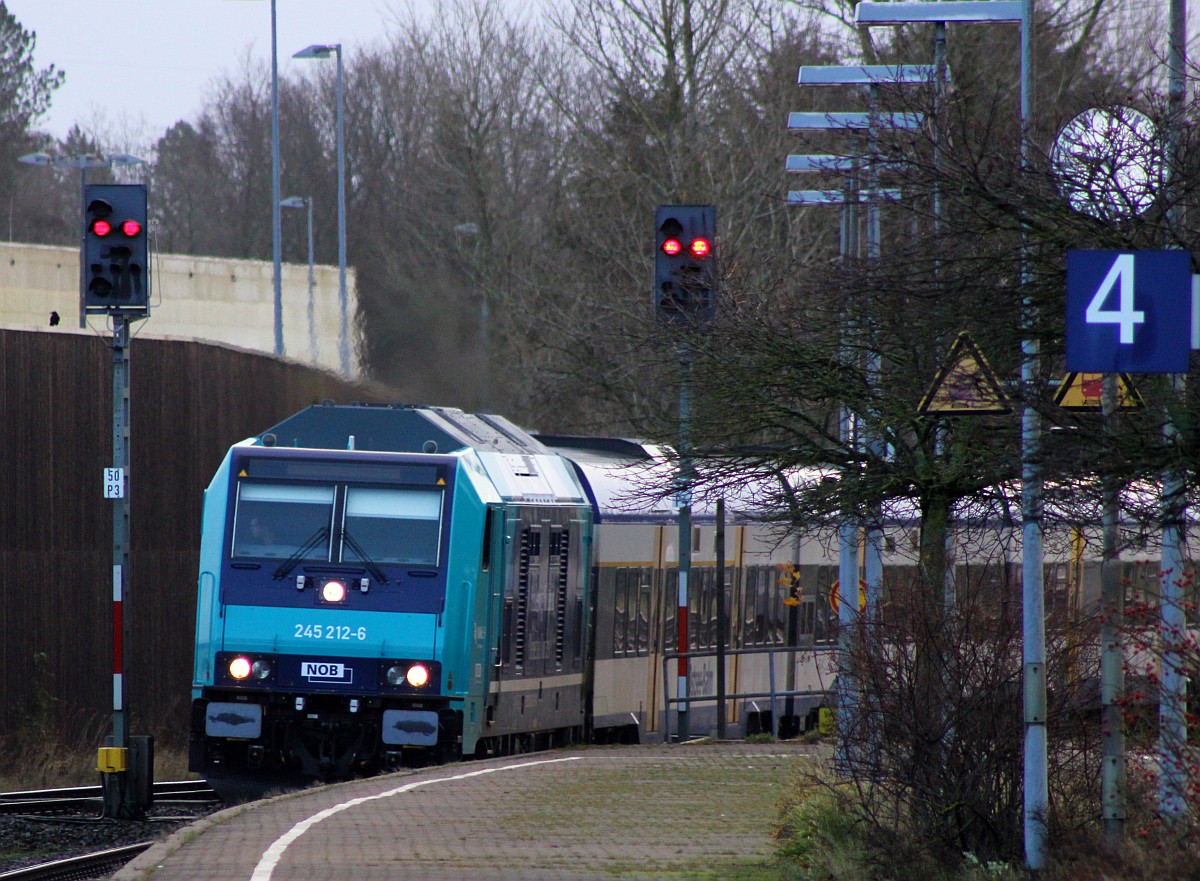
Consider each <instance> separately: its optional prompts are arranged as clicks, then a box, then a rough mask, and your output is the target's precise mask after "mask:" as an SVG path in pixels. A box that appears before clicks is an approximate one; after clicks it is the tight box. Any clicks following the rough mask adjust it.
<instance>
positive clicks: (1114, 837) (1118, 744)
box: [1100, 373, 1125, 848]
mask: <svg viewBox="0 0 1200 881" xmlns="http://www.w3.org/2000/svg"><path fill="white" fill-rule="evenodd" d="M1117 394H1118V392H1117V376H1116V374H1113V373H1106V374H1104V385H1103V391H1102V393H1101V397H1100V408H1101V413H1102V419H1103V422H1104V434H1105V436H1106V437H1107V438H1108V439H1109V440H1110V441H1111V440H1112V439H1113V438H1114V437H1115V435H1116V416H1117ZM1103 486H1104V516H1103V524H1104V525H1103V530H1104V535H1103V550H1102V556H1101V562H1100V606H1101V614H1102V617H1101V619H1100V744H1101V776H1100V816H1101V818H1102V827H1103V835H1104V841H1105V843H1106V844H1108V846H1109V847H1113V848H1115V847H1118V846H1119V845H1120V843H1121V839H1122V838H1123V837H1124V834H1125V732H1124V727H1123V726H1124V722H1123V721H1122V719H1121V705H1120V701H1121V696H1122V694H1123V693H1124V691H1125V669H1124V657H1123V655H1122V652H1121V636H1120V628H1121V623H1122V619H1123V618H1124V606H1125V590H1124V588H1123V587H1122V585H1121V572H1120V566H1121V560H1120V557H1119V555H1118V551H1117V530H1118V529H1119V528H1120V520H1119V518H1120V505H1121V501H1120V487H1119V485H1118V484H1117V482H1116V480H1115V478H1113V477H1112V476H1110V475H1108V474H1106V475H1104V477H1103Z"/></svg>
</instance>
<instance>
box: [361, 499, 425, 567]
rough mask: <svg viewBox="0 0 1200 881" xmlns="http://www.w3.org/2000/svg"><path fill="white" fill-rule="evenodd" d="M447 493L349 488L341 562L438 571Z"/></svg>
mask: <svg viewBox="0 0 1200 881" xmlns="http://www.w3.org/2000/svg"><path fill="white" fill-rule="evenodd" d="M441 536H442V493H441V491H440V490H427V489H421V490H416V489H382V488H376V487H369V488H368V487H354V486H351V487H348V488H347V489H346V517H345V530H344V532H343V537H342V561H343V562H346V563H350V562H358V561H364V562H371V563H407V564H409V565H414V566H436V565H437V564H438V545H439V544H440V543H441Z"/></svg>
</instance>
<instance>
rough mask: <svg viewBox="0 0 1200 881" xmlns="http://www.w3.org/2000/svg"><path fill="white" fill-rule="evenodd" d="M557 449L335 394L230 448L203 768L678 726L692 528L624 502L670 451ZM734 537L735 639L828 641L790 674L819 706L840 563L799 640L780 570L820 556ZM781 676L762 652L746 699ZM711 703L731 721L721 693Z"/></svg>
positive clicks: (745, 532)
mask: <svg viewBox="0 0 1200 881" xmlns="http://www.w3.org/2000/svg"><path fill="white" fill-rule="evenodd" d="M544 440H545V443H543V441H542V440H539V439H538V438H535V437H534V436H532V435H530V434H528V433H527V432H525V431H523V430H522V429H520V428H518V427H516V426H515V425H513V424H512V423H510V422H508V421H506V420H504V419H503V418H500V417H497V416H491V415H471V414H467V413H463V412H462V411H459V410H455V409H442V408H434V407H416V406H377V405H350V406H334V405H330V404H325V405H317V406H313V407H310V408H308V409H307V410H304V411H302V412H300V413H298V414H296V415H295V416H292V417H291V418H289V419H287V420H285V421H283V422H281V423H280V424H278V425H276V426H274V427H273V428H271V429H269V430H268V431H266V432H264V433H263V434H262V435H261V436H260V437H257V438H254V439H251V440H247V441H245V442H242V443H239V444H237V445H235V446H234V447H233V448H232V449H230V450H229V452H228V454H227V455H226V457H225V459H224V461H223V462H222V463H221V466H220V467H219V469H218V470H217V473H216V475H215V477H214V478H213V480H212V483H211V485H210V486H209V487H208V489H207V491H206V492H205V500H204V515H203V530H202V539H201V550H200V572H199V579H198V602H197V615H196V651H195V668H194V681H193V692H192V696H193V709H192V723H191V732H190V756H189V765H190V768H191V770H193V771H196V772H199V773H202V774H204V775H205V776H206V777H208V778H209V779H210V780H212V781H219V780H221V779H223V778H228V779H230V780H233V779H245V778H247V777H250V778H256V777H261V778H264V779H265V778H270V777H273V776H278V775H287V776H291V775H303V776H309V777H316V778H323V779H334V778H343V777H349V776H354V775H358V774H367V773H374V772H377V771H380V770H386V769H389V768H392V767H395V766H397V765H401V764H410V763H419V762H428V761H445V760H450V759H454V758H457V757H460V756H471V755H493V754H503V753H509V752H521V751H525V750H529V749H540V748H546V747H549V746H553V745H557V744H562V743H567V742H576V741H579V740H581V739H583V738H585V737H596V738H606V739H615V738H621V739H633V738H638V737H642V736H645V735H646V734H648V733H649V732H652V731H659V730H661V726H662V725H663V722H664V720H665V719H666V714H667V704H666V701H667V700H668V699H669V698H670V697H671V696H672V695H671V694H670V693H668V690H667V688H666V687H664V685H663V681H664V677H663V674H662V671H663V653H664V652H669V651H671V650H673V649H674V632H675V621H676V617H677V614H676V605H677V604H676V584H675V570H674V569H673V563H674V558H675V556H676V553H675V549H676V545H677V541H678V533H677V526H676V524H675V517H674V512H673V511H671V510H670V509H668V508H666V507H665V506H662V507H658V506H656V505H655V504H654V503H653V502H644V503H643V504H641V506H640V507H639V506H638V505H637V504H631V503H630V502H628V501H624V502H621V501H619V498H620V497H621V496H622V495H629V489H630V486H631V485H632V482H633V481H635V480H637V479H639V478H644V476H645V472H644V471H643V470H640V469H641V468H644V467H648V464H647V463H649V464H650V465H652V464H653V462H654V460H655V459H656V458H657V459H658V461H660V462H661V461H662V458H661V456H657V457H656V455H655V452H656V451H655V450H654V449H653V448H648V447H643V446H642V445H640V444H634V443H631V442H627V441H619V440H607V439H588V441H587V442H584V443H578V442H576V441H572V440H571V439H558V441H557V444H556V442H555V441H554V440H553V439H549V438H546V439H544ZM572 444H574V445H575V447H576V448H575V449H571V448H570V447H571V446H572ZM552 445H553V446H552ZM560 452H561V454H560ZM630 463H633V465H634V467H630ZM712 523H713V520H712V518H711V517H707V518H706V517H705V515H704V513H703V512H702V511H700V512H698V514H697V518H696V526H695V545H694V548H693V551H694V553H693V565H695V566H696V567H697V572H696V574H695V579H694V580H695V589H694V591H693V600H692V606H693V610H694V615H695V618H694V623H693V631H692V632H693V641H694V642H695V643H696V644H698V645H700V646H701V647H703V646H704V645H705V644H706V642H705V641H706V639H707V641H708V642H707V644H709V645H711V639H712V633H713V632H714V627H713V617H712V609H713V608H714V597H715V589H716V588H715V585H716V583H717V580H716V578H715V566H714V562H715V560H714V558H713V550H712V549H713V544H712V540H713V538H714V533H713V530H712ZM727 543H728V554H727V561H728V565H729V566H730V568H731V570H732V574H731V577H730V581H729V583H730V585H731V586H730V587H729V588H728V590H729V593H728V594H727V596H728V598H729V599H731V600H732V601H733V602H732V607H731V620H732V621H733V623H734V628H733V633H732V639H733V641H734V643H735V644H736V645H738V646H741V647H747V646H755V645H761V646H772V645H774V646H779V645H782V644H783V643H784V642H785V638H786V641H787V642H788V644H789V645H793V646H802V645H807V646H808V648H810V649H817V651H809V652H801V653H798V654H794V655H793V656H792V666H791V667H790V669H789V673H788V676H787V685H788V686H789V687H791V688H792V689H793V690H797V689H798V690H803V689H804V688H805V687H806V686H804V685H803V683H811V688H810V690H811V692H812V697H811V699H810V700H809V701H808V702H807V703H806V704H804V705H803V706H801V705H797V706H796V707H795V708H794V709H793V712H794V713H796V714H798V715H799V716H800V717H802V716H803V715H804V713H806V712H808V711H809V710H811V709H812V707H815V706H816V704H817V703H819V702H820V701H821V700H822V699H823V695H824V693H825V692H826V691H827V689H828V686H829V682H828V678H827V676H828V664H827V663H825V661H827V660H828V654H827V653H826V654H822V652H821V651H820V649H821V648H822V645H821V644H822V637H823V635H824V634H825V633H826V632H827V630H828V627H827V625H828V624H829V620H828V619H829V617H830V615H831V612H830V610H829V608H828V604H827V603H825V602H824V600H823V599H822V598H820V597H819V596H818V594H819V593H820V591H821V590H823V589H824V588H822V587H819V586H818V583H817V581H816V580H815V578H816V574H817V570H818V568H819V569H820V571H821V572H822V573H824V574H823V575H822V576H821V577H822V578H824V579H825V583H826V584H827V583H828V582H830V581H831V580H832V579H833V577H835V576H834V575H833V574H832V573H834V571H835V570H834V567H833V566H832V565H831V564H830V561H828V560H826V559H822V561H821V563H820V565H819V566H816V567H814V566H810V567H808V569H809V570H811V572H812V573H813V575H814V581H813V584H812V585H811V590H810V593H811V594H813V595H812V596H810V597H809V598H808V599H807V600H806V604H807V605H806V606H805V607H806V608H807V607H809V606H812V608H809V611H808V613H807V614H803V609H801V610H800V611H801V612H802V614H799V615H797V614H796V612H794V611H793V612H792V620H791V623H790V627H791V629H790V631H788V632H787V634H785V631H786V630H787V629H788V626H789V624H788V621H787V619H786V618H785V615H786V613H787V608H788V606H787V604H785V602H784V599H785V596H786V590H787V588H786V585H784V583H783V582H781V579H780V577H779V567H780V566H781V565H787V566H792V567H795V566H796V565H797V564H799V563H801V562H804V561H803V560H802V559H801V557H800V556H797V555H799V554H801V551H802V548H801V546H800V544H799V543H796V544H787V545H785V544H781V543H780V542H779V541H778V540H777V539H776V538H774V537H768V536H765V535H759V534H757V533H756V532H755V531H754V529H753V527H750V526H747V525H746V524H742V525H740V526H736V525H735V526H734V527H733V528H731V530H730V532H729V535H728V536H727ZM805 547H806V548H807V550H804V551H803V552H804V553H808V554H814V553H815V554H819V555H823V554H824V551H823V548H822V546H821V545H820V544H819V543H811V544H810V545H806V546H805ZM785 581H786V580H785ZM781 585H783V586H781ZM814 604H816V605H814ZM818 606H819V608H818ZM828 632H830V633H831V632H832V631H831V630H828ZM706 633H707V634H708V637H705V636H704V634H706ZM826 648H828V647H827V646H826ZM767 666H768V665H767V662H766V660H765V658H754V657H745V658H741V659H740V660H739V661H738V662H736V663H735V664H734V669H733V670H732V674H733V675H732V679H731V680H730V687H731V689H736V688H738V687H741V688H743V689H745V690H748V691H754V692H757V693H758V694H760V695H762V694H766V693H768V691H769V690H770V691H774V689H775V688H776V685H775V684H774V683H768V682H767V680H766V675H767V674H766V671H767ZM689 676H690V682H691V683H692V687H691V692H692V693H708V694H712V682H713V678H714V677H713V663H712V661H711V660H703V659H697V660H695V661H693V663H692V664H691V665H690V670H689ZM782 685H783V683H782V682H781V683H780V686H779V687H782ZM706 690H707V691H706ZM760 703H762V702H761V700H760V701H759V702H747V703H746V704H745V705H744V706H743V705H738V706H736V707H733V709H732V710H731V713H732V717H733V719H734V721H735V722H738V721H741V722H743V723H744V724H750V722H749V717H750V716H751V715H753V714H754V713H757V712H759V711H760ZM696 709H697V711H700V710H704V709H706V710H707V712H708V713H709V714H710V715H711V716H712V717H713V718H715V705H713V704H709V705H708V706H707V708H704V707H700V706H697V707H696ZM743 713H745V714H746V716H747V718H746V719H742V718H741V714H743ZM764 718H765V717H764ZM214 785H216V784H215V783H214Z"/></svg>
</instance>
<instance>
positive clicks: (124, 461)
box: [102, 315, 131, 817]
mask: <svg viewBox="0 0 1200 881" xmlns="http://www.w3.org/2000/svg"><path fill="white" fill-rule="evenodd" d="M112 361H113V415H112V445H113V458H112V462H113V468H114V469H115V476H116V480H115V483H116V488H115V489H114V490H112V493H113V495H114V498H113V520H112V523H113V557H112V662H113V670H112V706H113V726H112V731H113V733H112V744H111V745H112V746H113V747H115V748H116V749H117V750H120V755H121V756H122V757H123V761H122V763H121V764H122V765H124V767H123V768H122V769H121V770H119V771H116V772H115V773H105V774H104V775H103V778H102V780H103V784H104V785H103V787H102V790H103V798H104V815H105V816H107V817H128V816H130V815H131V814H130V805H129V804H128V803H127V799H126V794H127V791H128V786H127V782H128V779H129V769H128V764H127V760H126V759H124V757H126V756H128V754H129V753H128V748H129V728H128V720H127V717H126V710H125V698H126V693H127V692H126V682H125V645H126V644H127V643H128V640H129V617H130V616H129V615H128V609H127V608H126V602H127V590H126V588H127V579H128V574H129V319H128V318H127V317H125V316H123V315H116V316H114V317H113V343H112Z"/></svg>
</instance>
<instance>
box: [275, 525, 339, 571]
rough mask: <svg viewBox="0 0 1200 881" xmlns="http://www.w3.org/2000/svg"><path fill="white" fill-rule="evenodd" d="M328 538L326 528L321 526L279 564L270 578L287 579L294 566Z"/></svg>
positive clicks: (327, 529)
mask: <svg viewBox="0 0 1200 881" xmlns="http://www.w3.org/2000/svg"><path fill="white" fill-rule="evenodd" d="M328 536H329V527H328V526H322V527H320V528H319V529H317V531H316V532H314V533H313V534H312V535H311V536H310V537H309V539H308V541H306V542H305V543H304V544H302V545H301V546H300V547H299V549H297V551H296V553H294V554H292V555H291V556H290V557H288V558H287V559H286V560H284V561H283V562H282V563H280V564H279V568H278V569H276V570H275V574H273V575H272V576H271V577H272V578H275V579H280V578H287V575H288V573H289V572H291V571H292V570H293V569H295V568H296V564H297V563H299V562H300V561H301V560H303V559H304V557H305V555H306V554H308V552H309V551H311V550H312V549H313V548H315V547H316V546H317V545H318V544H319V543H320V542H321V541H322V540H323V539H325V538H328Z"/></svg>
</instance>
